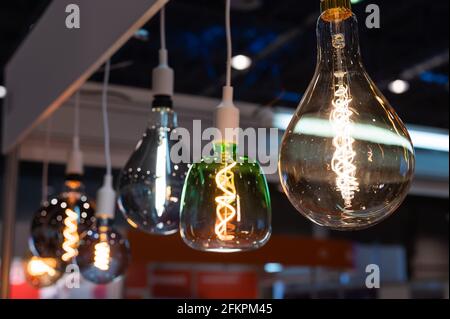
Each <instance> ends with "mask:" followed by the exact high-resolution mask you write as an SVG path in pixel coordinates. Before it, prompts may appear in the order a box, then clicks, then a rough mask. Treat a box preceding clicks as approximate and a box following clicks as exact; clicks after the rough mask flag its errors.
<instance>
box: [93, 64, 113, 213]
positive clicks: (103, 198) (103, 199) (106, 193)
mask: <svg viewBox="0 0 450 319" xmlns="http://www.w3.org/2000/svg"><path fill="white" fill-rule="evenodd" d="M110 65H111V64H110V60H108V61H107V62H106V65H105V76H104V80H103V90H102V114H103V130H104V139H105V161H106V174H105V177H104V180H103V186H102V187H101V188H100V189H99V190H98V192H97V210H96V217H97V218H102V219H114V216H115V208H116V192H115V191H114V188H113V177H112V165H111V150H110V135H109V121H108V84H109V73H110Z"/></svg>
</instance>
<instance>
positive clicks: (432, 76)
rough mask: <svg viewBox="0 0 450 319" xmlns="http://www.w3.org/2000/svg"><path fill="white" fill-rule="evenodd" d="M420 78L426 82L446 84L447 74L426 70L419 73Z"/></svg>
mask: <svg viewBox="0 0 450 319" xmlns="http://www.w3.org/2000/svg"><path fill="white" fill-rule="evenodd" d="M420 80H421V81H423V82H426V83H432V84H439V85H447V84H448V75H446V74H441V73H434V72H430V71H427V72H423V73H422V74H420Z"/></svg>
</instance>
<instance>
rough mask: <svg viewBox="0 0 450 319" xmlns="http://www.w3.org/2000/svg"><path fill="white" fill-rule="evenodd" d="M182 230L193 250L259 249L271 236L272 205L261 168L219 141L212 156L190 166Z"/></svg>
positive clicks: (182, 201) (184, 197) (185, 187)
mask: <svg viewBox="0 0 450 319" xmlns="http://www.w3.org/2000/svg"><path fill="white" fill-rule="evenodd" d="M180 230H181V236H182V238H183V240H184V242H185V243H186V244H187V245H188V246H190V247H191V248H194V249H197V250H202V251H211V252H238V251H246V250H253V249H257V248H259V247H261V246H263V245H264V244H265V243H266V242H267V241H268V240H269V238H270V234H271V203H270V195H269V189H268V186H267V181H266V178H265V176H264V174H263V172H262V169H261V167H260V166H259V164H258V163H257V162H256V161H255V162H253V161H252V160H250V159H249V158H248V157H242V156H238V155H237V152H236V145H235V144H226V143H218V144H216V145H215V155H214V156H212V157H207V158H203V159H202V160H201V162H200V163H195V164H193V165H192V166H191V168H190V170H189V172H188V176H187V178H186V182H185V185H184V189H183V197H182V200H181V217H180Z"/></svg>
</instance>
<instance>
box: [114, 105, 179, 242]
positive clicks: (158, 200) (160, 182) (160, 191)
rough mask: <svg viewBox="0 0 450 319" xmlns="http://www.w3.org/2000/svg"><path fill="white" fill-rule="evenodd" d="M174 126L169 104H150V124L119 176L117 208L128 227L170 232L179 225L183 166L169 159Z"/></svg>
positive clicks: (174, 230)
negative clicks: (151, 105) (160, 105)
mask: <svg viewBox="0 0 450 319" xmlns="http://www.w3.org/2000/svg"><path fill="white" fill-rule="evenodd" d="M161 104H164V105H165V104H167V103H164V102H162V103H161ZM176 126H177V115H176V113H175V112H174V111H173V110H172V109H171V107H158V106H156V107H153V109H152V112H151V117H150V120H149V126H148V128H147V130H146V132H145V134H144V136H143V137H142V139H141V140H140V141H139V142H138V144H137V146H136V150H135V151H134V153H133V154H132V155H131V158H130V159H129V160H128V163H127V164H126V165H125V167H124V168H123V170H122V173H121V175H120V182H119V197H118V203H119V208H120V210H121V211H122V213H123V214H124V216H125V218H126V220H127V221H128V223H129V224H130V225H131V226H133V227H135V228H139V229H141V230H143V231H146V232H148V233H151V234H159V235H169V234H173V233H176V232H177V231H178V228H179V211H180V197H181V191H182V188H183V181H184V178H185V176H186V166H185V165H183V164H182V163H181V164H173V163H172V161H171V159H170V150H171V149H172V146H173V145H174V144H175V143H177V141H175V140H171V139H170V134H171V133H172V131H173V130H174V129H176Z"/></svg>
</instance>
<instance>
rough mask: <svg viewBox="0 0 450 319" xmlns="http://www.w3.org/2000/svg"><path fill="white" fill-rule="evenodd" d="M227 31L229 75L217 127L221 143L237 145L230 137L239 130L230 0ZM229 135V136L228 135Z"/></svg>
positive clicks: (234, 137)
mask: <svg viewBox="0 0 450 319" xmlns="http://www.w3.org/2000/svg"><path fill="white" fill-rule="evenodd" d="M225 26H226V27H225V29H226V38H227V75H226V85H225V86H224V88H223V95H222V102H221V104H220V105H219V106H218V107H217V110H216V119H215V120H216V127H217V129H219V131H220V133H221V137H222V140H221V141H219V142H223V141H225V142H232V143H236V142H237V140H236V136H228V135H229V134H232V132H231V131H229V132H227V129H228V130H234V129H237V128H239V109H238V108H237V107H236V106H235V105H234V102H233V87H232V86H231V58H232V52H233V48H232V39H231V5H230V0H227V1H226V7H225ZM227 133H228V134H227Z"/></svg>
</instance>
